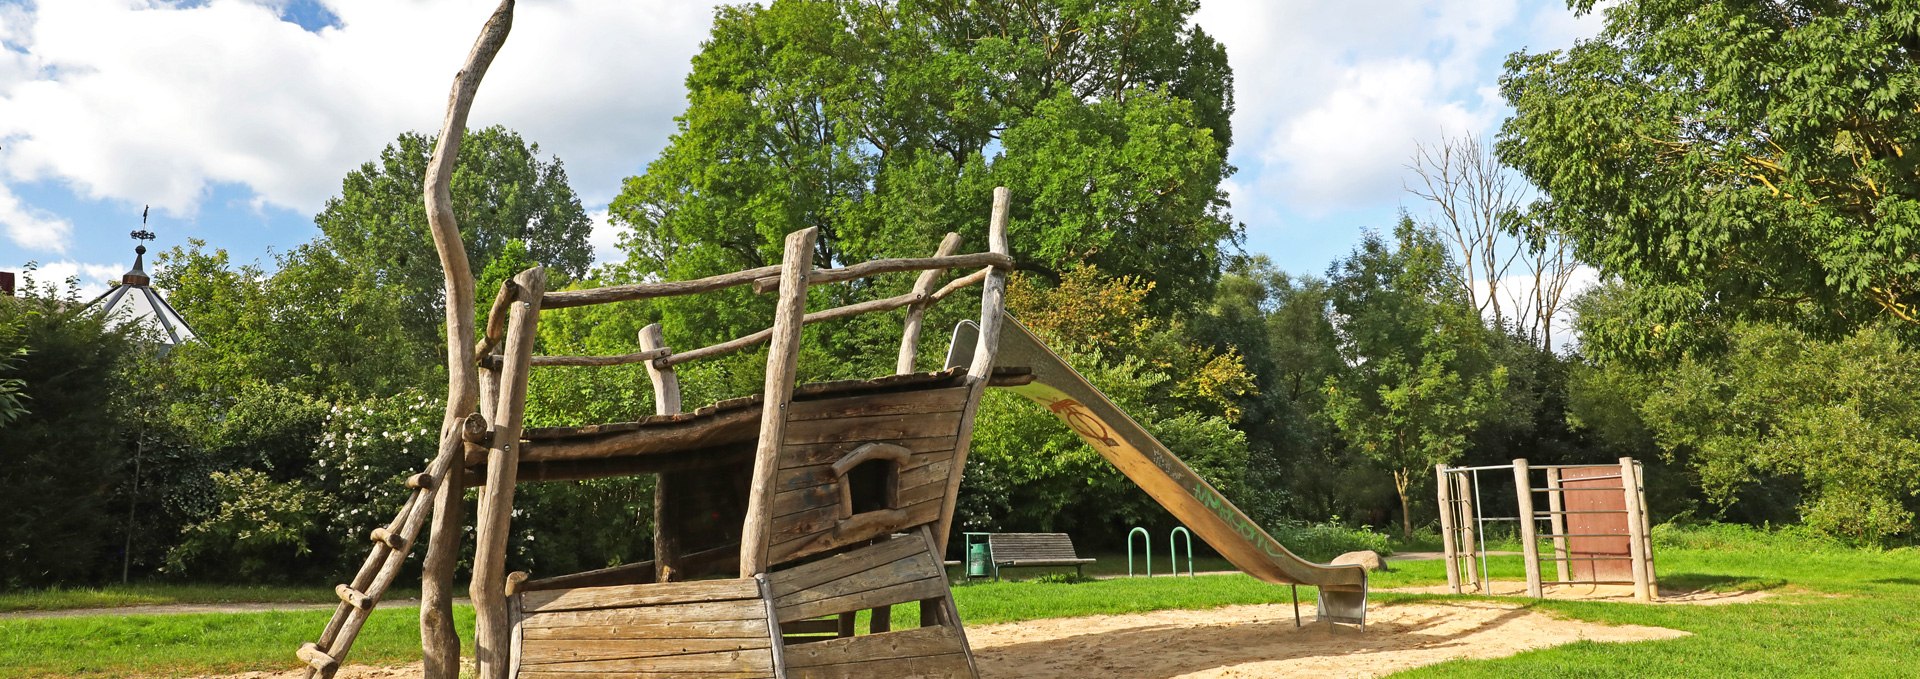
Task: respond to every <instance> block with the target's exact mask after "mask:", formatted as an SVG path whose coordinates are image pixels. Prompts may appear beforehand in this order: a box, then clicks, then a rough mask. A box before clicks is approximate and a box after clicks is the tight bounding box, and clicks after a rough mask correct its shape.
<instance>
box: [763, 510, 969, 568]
mask: <svg viewBox="0 0 1920 679" xmlns="http://www.w3.org/2000/svg"><path fill="white" fill-rule="evenodd" d="M944 506H945V505H944V500H942V499H932V500H928V501H925V502H921V503H919V504H914V505H908V506H907V508H906V510H905V514H904V518H903V519H902V520H901V521H900V522H899V523H898V524H896V525H878V526H869V527H867V528H866V529H864V530H862V531H859V532H857V533H850V534H845V535H842V534H839V533H838V532H837V531H834V530H826V531H821V532H817V533H811V534H807V535H803V536H801V537H799V538H795V539H793V540H788V541H786V542H780V543H776V544H774V545H773V548H772V549H771V550H770V552H769V553H770V554H771V555H772V556H771V558H772V560H773V562H774V563H785V562H787V561H791V560H794V559H798V558H801V557H805V556H809V555H813V554H819V553H821V552H825V551H828V550H833V549H839V548H841V547H845V546H847V545H851V544H855V543H857V542H861V541H863V540H871V539H873V538H876V537H880V536H883V535H887V534H889V533H895V532H898V531H902V530H906V529H908V528H912V527H914V526H919V525H922V524H928V523H932V522H934V521H938V520H939V519H940V511H941V510H942V509H943V508H944Z"/></svg>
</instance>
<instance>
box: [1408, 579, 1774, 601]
mask: <svg viewBox="0 0 1920 679" xmlns="http://www.w3.org/2000/svg"><path fill="white" fill-rule="evenodd" d="M1487 588H1488V591H1487V592H1485V593H1486V594H1488V595H1491V596H1526V595H1527V583H1524V582H1519V581H1513V582H1505V581H1495V582H1489V583H1487ZM1376 591H1381V592H1397V593H1401V594H1446V593H1447V586H1446V585H1431V586H1426V587H1393V588H1387V589H1380V590H1376ZM1467 593H1468V594H1476V593H1477V592H1471V591H1469V592H1467ZM1541 594H1544V595H1546V598H1548V599H1579V600H1584V601H1619V602H1624V603H1633V587H1632V586H1631V585H1559V586H1552V585H1549V586H1547V587H1545V588H1544V589H1543V590H1542V591H1541ZM1771 596H1773V593H1772V592H1740V591H1735V592H1715V591H1711V590H1704V589H1675V588H1672V587H1662V588H1660V592H1659V596H1658V598H1656V599H1654V601H1653V602H1654V603H1656V604H1689V605H1694V606H1720V605H1725V604H1745V603H1752V602H1755V601H1759V600H1762V599H1766V598H1768V597H1771Z"/></svg>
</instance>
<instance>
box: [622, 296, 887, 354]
mask: <svg viewBox="0 0 1920 679" xmlns="http://www.w3.org/2000/svg"><path fill="white" fill-rule="evenodd" d="M920 299H921V298H920V297H919V296H917V295H915V294H914V293H911V292H909V293H907V294H904V295H898V296H894V297H887V298H883V299H874V300H867V301H865V302H859V303H857V304H848V305H846V306H839V307H834V308H832V309H827V310H825V311H815V312H813V313H810V314H807V315H806V316H805V317H803V319H802V320H801V322H802V323H820V322H823V321H832V320H838V319H841V318H847V317H849V316H858V315H860V314H865V313H873V312H876V311H892V310H894V309H898V308H900V307H903V306H907V305H909V304H913V303H914V302H918V301H920ZM773 334H774V332H773V328H767V329H765V330H761V331H759V332H755V333H753V334H750V335H745V336H741V337H736V338H734V339H730V340H727V341H725V342H721V343H719V344H715V345H712V346H706V347H701V348H699V349H694V350H692V351H687V352H682V353H678V354H672V355H669V356H666V357H664V358H660V359H656V360H655V361H654V365H657V366H660V367H663V368H664V367H672V366H676V365H680V364H682V363H686V362H688V361H697V360H700V359H703V358H711V357H714V356H721V355H724V354H731V353H733V352H736V351H739V350H741V349H745V348H747V347H750V346H753V345H756V344H759V343H761V342H765V341H767V339H768V338H771V337H773Z"/></svg>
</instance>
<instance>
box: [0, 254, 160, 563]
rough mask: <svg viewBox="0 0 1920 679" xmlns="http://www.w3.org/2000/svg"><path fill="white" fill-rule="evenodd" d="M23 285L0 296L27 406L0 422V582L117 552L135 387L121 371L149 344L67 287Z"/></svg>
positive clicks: (0, 317) (14, 371)
mask: <svg viewBox="0 0 1920 679" xmlns="http://www.w3.org/2000/svg"><path fill="white" fill-rule="evenodd" d="M25 292H26V294H25V296H23V297H18V298H11V299H0V328H7V329H8V330H7V331H6V333H5V334H7V335H10V336H12V337H13V338H15V339H14V340H13V341H14V342H17V344H15V345H14V346H15V347H17V348H15V349H13V353H12V356H11V364H10V366H8V368H7V370H6V375H7V379H9V380H18V382H17V384H18V385H19V391H18V392H17V397H18V398H19V399H23V400H24V401H25V402H26V403H27V404H29V405H30V407H29V409H28V410H26V411H25V412H22V413H17V414H16V417H15V418H14V419H13V420H12V421H10V422H8V423H7V424H5V426H0V460H4V461H5V462H6V465H7V471H6V473H4V474H0V516H4V517H6V520H5V521H4V522H0V587H4V588H16V587H22V586H39V585H47V584H52V583H58V582H62V581H69V580H85V579H89V578H92V577H96V576H98V575H100V574H101V573H103V572H104V571H105V570H106V568H105V567H106V564H107V563H110V562H111V561H112V560H113V558H112V557H113V555H114V553H115V551H116V550H117V548H118V547H119V545H118V542H119V541H118V540H116V539H115V538H116V537H118V536H119V534H120V531H119V530H117V529H116V528H115V527H116V526H117V525H118V522H117V521H115V519H114V516H115V512H114V506H113V502H112V501H113V497H114V495H113V490H114V487H115V485H116V482H117V481H118V480H119V479H120V478H121V474H122V469H123V465H124V463H125V462H126V461H127V459H128V457H129V455H128V451H127V448H126V446H125V444H126V443H127V439H126V434H127V432H128V431H129V430H130V429H131V428H132V425H133V424H134V423H132V422H130V421H129V419H130V418H129V417H127V410H128V409H127V404H128V403H129V402H130V400H131V399H137V398H140V396H141V395H140V394H138V393H136V392H135V390H134V385H131V384H129V383H128V381H127V379H126V372H125V370H126V368H127V367H128V365H129V364H130V363H132V362H134V361H137V360H141V359H142V354H143V353H144V352H145V351H146V349H145V347H144V346H143V345H142V344H140V343H139V342H138V341H137V340H136V338H134V337H131V336H129V334H128V333H127V332H125V331H120V330H114V329H111V328H109V325H108V322H107V319H106V318H105V317H104V316H103V315H102V314H100V313H95V312H85V311H82V310H81V309H80V308H79V304H80V303H79V301H78V300H76V299H74V298H72V297H71V296H68V295H62V294H60V293H58V292H57V291H55V290H52V289H43V288H35V287H33V286H28V288H27V289H26V291H25ZM22 349H24V351H21V350H22ZM123 509H124V508H123Z"/></svg>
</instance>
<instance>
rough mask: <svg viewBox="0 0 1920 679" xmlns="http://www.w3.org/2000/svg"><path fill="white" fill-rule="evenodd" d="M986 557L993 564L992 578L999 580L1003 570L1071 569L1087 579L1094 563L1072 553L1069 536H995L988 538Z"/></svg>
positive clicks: (1024, 534)
mask: <svg viewBox="0 0 1920 679" xmlns="http://www.w3.org/2000/svg"><path fill="white" fill-rule="evenodd" d="M987 553H988V554H989V555H991V557H992V560H993V578H994V579H995V580H998V579H1000V569H1002V568H1022V567H1029V566H1031V567H1041V566H1072V567H1073V570H1074V572H1075V573H1079V574H1080V575H1083V576H1084V575H1086V572H1085V570H1084V569H1085V567H1086V565H1087V564H1090V563H1093V561H1094V560H1093V559H1082V558H1080V555H1078V554H1075V553H1074V552H1073V538H1070V537H1067V534H1066V533H992V534H989V535H988V536H987Z"/></svg>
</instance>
